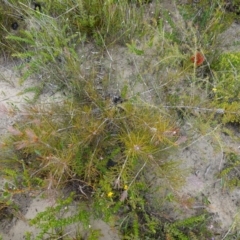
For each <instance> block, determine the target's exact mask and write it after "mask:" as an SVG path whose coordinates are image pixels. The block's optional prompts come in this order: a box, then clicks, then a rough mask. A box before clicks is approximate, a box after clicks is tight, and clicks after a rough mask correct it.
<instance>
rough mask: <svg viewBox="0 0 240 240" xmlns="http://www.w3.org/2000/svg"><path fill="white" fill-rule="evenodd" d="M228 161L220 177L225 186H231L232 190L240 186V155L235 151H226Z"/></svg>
mask: <svg viewBox="0 0 240 240" xmlns="http://www.w3.org/2000/svg"><path fill="white" fill-rule="evenodd" d="M226 160H227V163H226V165H225V166H224V168H223V169H222V170H221V172H220V173H219V174H218V177H219V178H221V179H222V181H223V188H224V189H225V188H229V189H230V190H232V189H234V188H238V187H239V186H240V180H239V169H240V157H239V155H238V154H236V153H234V152H228V153H226Z"/></svg>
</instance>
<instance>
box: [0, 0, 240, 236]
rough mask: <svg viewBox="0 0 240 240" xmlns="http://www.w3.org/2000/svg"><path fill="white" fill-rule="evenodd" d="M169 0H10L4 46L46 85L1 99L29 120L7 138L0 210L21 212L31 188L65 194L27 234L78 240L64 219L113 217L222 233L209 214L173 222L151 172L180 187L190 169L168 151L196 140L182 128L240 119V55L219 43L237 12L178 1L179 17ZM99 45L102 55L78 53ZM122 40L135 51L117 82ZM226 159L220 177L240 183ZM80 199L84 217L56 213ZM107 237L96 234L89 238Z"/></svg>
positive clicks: (135, 231) (156, 227)
mask: <svg viewBox="0 0 240 240" xmlns="http://www.w3.org/2000/svg"><path fill="white" fill-rule="evenodd" d="M162 4H164V3H161V2H159V1H155V2H154V1H153V3H151V4H150V3H148V2H145V1H126V0H123V1H104V0H94V1H87V0H84V1H62V2H61V4H60V3H59V2H58V1H44V2H30V1H22V2H19V3H15V1H5V2H4V3H3V4H2V6H1V9H0V10H1V11H2V12H3V15H2V16H1V18H0V21H1V26H2V28H1V49H2V55H3V56H4V57H5V58H7V57H9V58H13V59H16V58H17V59H20V60H21V64H19V66H18V70H19V72H20V73H21V81H20V83H23V82H25V81H26V80H27V79H28V78H29V77H35V78H36V79H38V82H36V85H35V86H32V87H30V88H27V89H25V92H33V93H34V98H33V99H32V101H31V102H29V105H28V106H27V107H26V108H25V109H18V108H17V106H16V107H15V108H10V107H6V106H2V107H1V110H2V112H4V113H5V114H9V115H11V114H12V115H14V114H19V115H21V116H22V118H21V120H19V121H18V122H16V123H15V124H14V125H13V126H11V127H9V128H8V131H9V134H8V135H7V136H4V137H3V138H2V139H1V154H0V156H1V158H0V161H1V167H0V173H1V176H2V177H4V178H5V179H7V183H6V184H5V186H4V187H3V189H2V190H1V192H2V196H1V198H0V211H1V212H2V213H3V216H4V213H6V212H8V213H9V212H11V213H12V214H14V212H15V211H16V209H17V206H15V204H14V196H15V195H16V194H23V193H29V192H30V191H31V192H35V191H36V192H38V191H43V192H44V195H47V193H49V192H55V191H56V192H57V193H56V195H55V196H54V197H55V198H56V199H57V198H60V199H62V198H64V199H65V198H66V199H65V200H61V201H59V203H58V205H56V207H54V208H52V209H51V210H50V209H48V210H46V211H45V212H42V213H39V214H38V215H37V217H36V218H35V219H33V220H32V221H31V223H32V224H34V225H36V226H37V227H38V228H39V229H40V233H39V234H38V236H36V238H34V236H32V235H31V233H28V234H27V235H28V237H27V238H28V239H43V238H44V237H45V238H46V237H48V239H57V237H62V238H63V236H64V239H69V238H68V236H65V229H66V227H67V226H68V225H71V224H72V223H78V222H83V223H84V224H85V225H86V226H87V225H88V223H89V221H90V218H91V217H96V218H101V219H103V220H105V221H107V222H111V224H112V225H115V226H116V228H117V229H118V230H119V231H120V233H121V236H122V239H176V240H178V239H210V238H213V237H214V235H215V232H214V229H209V228H208V227H207V226H208V225H209V222H210V221H211V217H210V215H209V213H208V212H207V211H205V210H204V211H199V214H198V215H197V216H192V217H189V218H188V217H187V218H185V219H183V220H179V219H168V218H167V217H166V216H165V215H164V211H163V209H161V207H162V206H163V205H164V204H163V202H164V201H169V202H171V194H170V195H168V196H170V197H169V198H166V197H165V196H163V198H162V200H161V201H159V202H158V203H157V204H155V205H151V204H150V203H151V202H150V201H149V198H148V196H149V195H151V196H154V194H153V193H152V192H150V190H151V191H152V189H153V188H152V187H150V186H151V185H152V178H150V177H149V175H150V176H152V177H155V178H158V179H160V180H161V181H160V182H161V185H160V186H157V187H155V190H156V191H157V188H160V189H161V191H162V192H164V191H165V192H168V191H170V192H171V193H173V194H176V191H177V189H179V188H180V187H181V186H183V183H184V180H185V178H186V177H187V174H188V173H187V171H183V170H182V168H180V162H179V161H178V159H176V160H175V161H174V160H170V158H169V155H171V153H172V152H173V151H175V150H177V148H178V147H179V145H181V144H187V145H189V144H191V142H189V141H188V138H187V137H186V136H184V135H183V134H182V132H181V127H182V126H183V125H184V124H185V123H186V122H187V121H188V119H190V118H196V119H198V126H197V127H198V128H199V131H200V132H201V131H202V132H203V133H204V132H206V129H205V126H208V127H213V128H217V127H219V126H224V124H226V123H232V122H234V123H236V124H239V114H240V110H239V106H238V105H239V104H238V103H239V91H238V88H239V86H238V77H239V73H238V66H237V63H238V59H239V53H238V52H233V53H221V52H219V51H218V35H219V34H220V33H221V32H223V31H224V30H225V29H226V28H227V27H228V26H230V24H231V23H232V22H233V21H234V19H235V18H236V16H235V15H234V13H231V14H230V13H228V12H227V11H226V9H229V5H228V6H226V3H225V1H207V0H203V1H200V2H199V3H196V4H192V5H190V4H178V3H177V2H174V3H172V4H174V5H175V4H176V5H175V7H176V10H177V9H178V11H177V12H175V13H176V14H177V13H179V14H180V15H179V16H174V14H173V12H168V11H167V10H166V9H164V8H163V7H161V6H163V5H162ZM232 4H233V6H235V4H236V3H235V1H233V2H232ZM206 6H207V7H206ZM176 20H177V24H176ZM90 43H91V44H92V45H93V46H94V49H95V50H96V52H94V54H93V53H90V52H89V54H88V55H87V56H86V55H84V54H81V53H82V52H84V49H86V48H88V47H89V45H90ZM118 47H119V48H120V47H126V53H127V51H128V53H130V55H131V59H130V60H129V59H127V60H129V64H128V65H130V66H131V67H132V69H134V71H132V72H131V73H130V74H128V75H127V76H128V77H129V79H119V76H118V75H117V74H118V73H117V72H114V71H113V68H111V65H110V67H107V66H106V64H105V62H104V61H105V59H110V60H111V61H113V60H112V59H111V54H110V49H118ZM122 57H124V56H122ZM50 89H51V90H52V89H55V90H54V91H55V92H58V91H60V92H61V94H62V102H60V103H59V102H58V103H51V104H49V105H47V106H46V105H41V104H39V103H38V98H39V96H40V95H41V93H42V92H44V91H49V90H50ZM116 89H117V91H115V90H116ZM145 93H147V94H148V96H149V97H148V98H146V97H144V96H145ZM229 156H230V157H229V159H230V160H229V161H230V163H229V166H227V168H226V169H225V170H224V169H223V170H222V171H221V172H220V175H219V176H220V177H226V176H228V177H227V178H228V179H230V180H229V181H228V182H227V184H226V186H230V187H231V188H232V187H235V188H236V187H239V182H238V181H237V179H236V178H234V177H232V173H233V172H234V171H235V170H236V168H237V169H239V158H238V157H237V156H235V155H234V156H233V155H232V153H229ZM228 173H230V175H228ZM69 189H70V191H72V192H73V193H72V194H69ZM66 192H68V194H66ZM64 193H65V194H64ZM66 195H70V196H68V197H66ZM175 199H176V198H175ZM79 200H80V201H79ZM73 201H76V202H85V204H80V205H79V210H78V212H77V213H76V215H73V216H70V217H68V218H64V217H62V218H61V217H60V218H59V216H58V214H59V213H60V212H62V211H64V210H66V206H68V205H69V204H71V203H72V202H73ZM189 204H190V203H189ZM156 211H159V212H163V214H162V215H161V214H155V212H156ZM56 216H58V217H56ZM235 223H236V222H235ZM236 229H237V228H234V229H233V228H232V229H231V234H237V233H236V231H235V230H236ZM221 234H223V235H224V234H227V235H229V234H230V231H229V232H227V233H221ZM227 235H226V237H227ZM56 236H57V237H56ZM77 237H78V238H77V239H81V234H80V233H79V235H78V236H77ZM98 237H99V234H98V233H96V232H94V231H93V232H91V233H89V236H88V239H97V238H98ZM225 239H226V238H225Z"/></svg>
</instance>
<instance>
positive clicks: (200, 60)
mask: <svg viewBox="0 0 240 240" xmlns="http://www.w3.org/2000/svg"><path fill="white" fill-rule="evenodd" d="M190 60H191V62H193V63H195V62H196V66H200V65H202V64H203V62H204V60H205V58H204V56H203V54H202V53H200V52H196V54H195V55H193V56H192V57H191V58H190Z"/></svg>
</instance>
